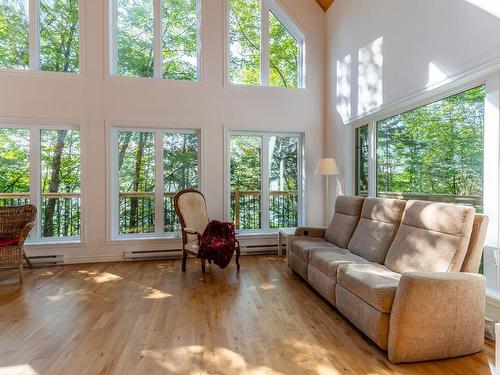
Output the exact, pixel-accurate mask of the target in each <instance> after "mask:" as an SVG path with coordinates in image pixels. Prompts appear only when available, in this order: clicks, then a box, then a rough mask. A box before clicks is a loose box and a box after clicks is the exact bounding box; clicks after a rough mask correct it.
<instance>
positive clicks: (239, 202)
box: [230, 134, 300, 229]
mask: <svg viewBox="0 0 500 375" xmlns="http://www.w3.org/2000/svg"><path fill="white" fill-rule="evenodd" d="M266 139H269V143H268V144H263V137H261V136H259V135H238V134H235V135H232V136H231V141H230V171H231V180H230V184H231V192H232V198H231V217H232V219H233V220H234V221H236V222H237V225H238V227H239V228H240V229H259V228H261V225H262V208H261V205H262V195H261V192H262V188H263V187H262V184H263V183H268V184H269V186H268V189H269V191H270V192H271V194H270V196H269V197H268V199H269V227H270V228H280V227H293V226H297V224H298V190H299V188H298V187H299V183H300V181H299V177H298V170H299V152H300V150H299V143H300V140H299V137H294V136H270V137H268V138H266ZM263 147H268V150H269V181H268V182H265V181H263V177H262V176H263V169H262V168H263V165H264V163H263V160H262V151H263Z"/></svg>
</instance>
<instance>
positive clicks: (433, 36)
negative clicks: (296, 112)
mask: <svg viewBox="0 0 500 375" xmlns="http://www.w3.org/2000/svg"><path fill="white" fill-rule="evenodd" d="M499 35H500V3H499V2H498V1H497V0H439V1H435V0H419V1H413V0H356V1H352V0H336V1H335V2H334V3H333V6H332V7H331V8H330V9H329V10H328V12H327V76H328V87H327V115H326V122H327V127H326V136H325V139H326V153H327V154H328V155H330V156H335V157H337V158H338V159H339V161H340V162H339V165H342V166H343V167H344V169H345V166H344V162H343V161H344V159H345V155H347V153H350V152H351V151H352V144H351V143H349V142H345V140H346V139H349V137H348V136H347V135H346V134H345V133H346V130H345V127H344V126H343V125H344V123H348V122H350V120H351V119H356V118H360V117H361V118H362V117H363V112H362V111H360V109H363V108H367V112H370V110H372V111H373V110H377V109H379V108H382V109H383V108H384V107H387V106H389V105H390V104H392V103H394V102H396V101H399V100H401V99H404V98H406V97H408V96H410V95H412V94H415V93H418V92H420V91H422V90H426V89H428V88H432V87H433V86H434V85H437V84H439V83H440V81H443V80H446V79H449V78H452V77H456V76H459V75H461V74H463V73H465V72H467V71H469V70H471V69H473V68H475V67H477V66H480V65H484V64H486V63H487V62H488V61H493V60H496V59H498V58H499V57H500V37H499ZM380 43H381V44H382V45H381V50H380V51H379V50H378V47H379V44H380ZM360 52H361V54H362V56H360ZM346 56H350V59H351V62H350V66H349V67H348V68H349V69H347V71H348V74H347V76H346V74H345V72H344V73H342V72H341V75H337V65H338V64H339V63H340V67H341V68H342V67H344V68H345V67H346V65H348V64H346V63H345V62H346V61H349V59H347V60H346ZM360 57H361V60H360ZM361 69H364V72H365V74H362V75H361V77H362V78H363V80H362V81H361V82H360V81H359V80H358V70H361ZM366 81H368V84H370V85H368V87H366V86H367V82H366ZM338 83H340V85H341V86H340V87H341V88H342V90H339V91H337V84H338ZM359 86H361V89H360V87H359ZM365 92H368V93H369V95H368V97H366V96H363V93H365ZM346 93H347V95H346ZM359 94H361V95H359ZM338 99H342V100H343V101H344V107H340V108H337V104H339V100H338ZM346 107H347V109H348V110H347V111H346ZM360 107H361V108H360ZM339 109H340V111H339ZM345 112H350V113H349V114H348V115H346V113H345ZM344 172H345V177H346V178H350V174H349V171H347V170H344ZM340 180H341V181H342V182H344V176H342V177H341V179H340ZM338 191H342V186H340V187H339V189H338Z"/></svg>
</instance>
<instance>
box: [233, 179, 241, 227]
mask: <svg viewBox="0 0 500 375" xmlns="http://www.w3.org/2000/svg"><path fill="white" fill-rule="evenodd" d="M234 221H235V223H234V224H235V226H236V229H240V189H239V188H236V190H235V192H234Z"/></svg>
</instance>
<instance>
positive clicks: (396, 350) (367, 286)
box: [289, 196, 488, 363]
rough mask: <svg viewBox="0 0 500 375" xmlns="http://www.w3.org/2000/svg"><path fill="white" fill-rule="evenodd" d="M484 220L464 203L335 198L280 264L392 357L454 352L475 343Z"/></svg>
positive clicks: (481, 303)
mask: <svg viewBox="0 0 500 375" xmlns="http://www.w3.org/2000/svg"><path fill="white" fill-rule="evenodd" d="M487 225H488V219H487V217H486V216H484V215H480V214H476V213H475V210H474V208H471V207H463V206H456V205H450V204H444V203H431V202H422V201H407V202H406V201H401V200H394V199H380V198H362V197H347V196H341V197H338V198H337V201H336V205H335V213H334V216H333V218H332V221H331V223H330V225H329V226H328V228H326V229H325V228H298V229H297V231H296V233H295V237H294V239H293V241H292V246H291V251H290V254H289V262H290V266H291V267H292V269H293V270H294V271H295V272H296V273H298V274H299V275H300V276H301V277H302V278H304V279H305V280H307V281H308V282H309V284H310V285H311V286H312V287H314V288H315V289H316V290H317V291H318V292H319V293H320V294H321V295H322V296H323V297H324V298H326V299H327V300H328V301H329V302H331V303H332V304H333V305H335V306H336V308H337V309H338V311H340V312H341V313H342V314H343V315H344V316H345V317H346V318H348V319H349V320H350V321H351V322H352V323H353V324H354V325H355V326H356V327H358V328H359V329H360V330H361V331H363V332H364V333H365V334H366V335H367V336H368V337H369V338H370V339H372V340H373V341H374V342H375V343H376V344H377V345H378V346H379V347H381V348H382V349H384V350H386V351H388V356H389V359H390V360H391V361H392V362H394V363H399V362H416V361H425V360H432V359H442V358H449V357H456V356H461V355H466V354H471V353H475V352H478V351H481V350H482V349H483V345H484V308H485V280H484V277H483V276H482V275H479V274H477V272H478V269H479V265H480V261H481V254H482V251H483V247H484V239H485V235H486V228H487Z"/></svg>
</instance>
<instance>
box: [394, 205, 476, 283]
mask: <svg viewBox="0 0 500 375" xmlns="http://www.w3.org/2000/svg"><path fill="white" fill-rule="evenodd" d="M474 213H475V210H474V208H472V207H463V206H456V205H452V204H445V203H432V202H423V201H408V202H407V203H406V208H405V212H404V214H403V219H402V221H401V225H400V226H399V229H398V231H397V233H396V237H395V238H394V241H393V242H392V244H391V247H390V248H389V251H388V252H387V257H386V259H385V263H384V264H385V265H386V266H387V268H389V269H390V270H392V271H394V272H399V273H403V272H460V269H461V267H462V263H463V261H464V258H465V254H466V252H467V247H468V244H469V241H470V236H471V233H472V226H473V222H474Z"/></svg>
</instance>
